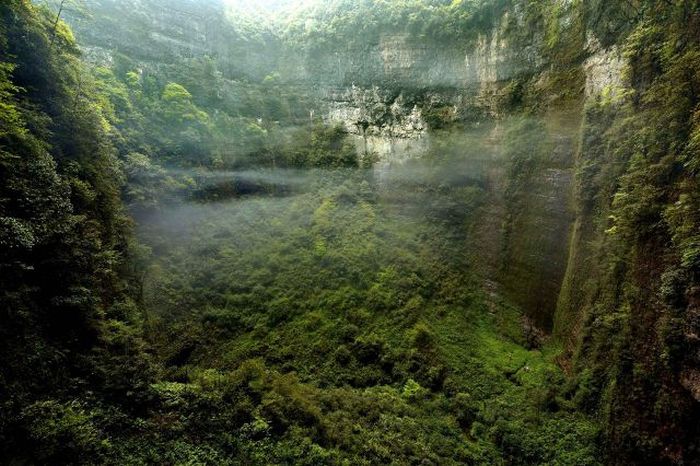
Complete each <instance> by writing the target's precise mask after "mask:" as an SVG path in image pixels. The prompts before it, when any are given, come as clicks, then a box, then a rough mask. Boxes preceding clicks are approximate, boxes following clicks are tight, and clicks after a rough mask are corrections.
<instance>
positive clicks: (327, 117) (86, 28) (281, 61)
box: [67, 0, 608, 329]
mask: <svg viewBox="0 0 700 466" xmlns="http://www.w3.org/2000/svg"><path fill="white" fill-rule="evenodd" d="M87 7H88V11H95V12H99V14H95V15H94V18H95V21H98V23H99V24H95V23H94V22H87V20H86V19H85V17H84V16H81V15H78V14H75V13H69V14H68V16H67V20H68V21H69V22H70V23H71V25H72V26H73V27H74V29H75V31H76V35H77V36H78V38H79V40H80V42H81V44H83V45H84V47H85V48H84V50H85V51H86V55H87V56H88V57H90V58H91V59H93V60H94V61H97V62H101V63H105V62H106V63H109V62H110V61H111V60H112V58H113V56H115V55H116V54H123V55H126V56H128V57H129V58H130V59H131V60H132V61H136V62H138V63H142V64H143V66H145V67H151V68H158V67H162V66H171V65H172V66H177V63H179V62H181V61H186V60H188V59H190V58H193V57H203V56H209V57H212V58H213V59H214V60H215V61H216V63H217V68H218V69H219V70H220V71H221V72H222V73H223V76H224V78H226V79H229V80H230V79H237V78H243V79H247V80H251V81H253V82H255V81H257V82H260V81H262V79H263V78H264V77H265V76H267V75H269V74H271V73H273V72H275V71H277V72H279V75H280V77H281V85H288V86H294V88H295V89H304V92H307V93H308V94H309V95H311V96H312V101H314V102H316V108H315V109H313V110H312V115H314V116H317V117H321V118H322V119H323V120H324V121H325V122H327V123H328V124H341V125H343V126H344V127H345V129H346V130H347V131H348V133H349V134H350V135H351V137H352V139H353V140H354V142H355V145H356V147H357V150H358V153H359V154H360V155H362V156H371V157H372V158H374V159H376V160H378V162H377V171H378V173H384V172H385V171H386V170H389V169H390V167H391V166H392V165H393V164H396V163H402V162H403V161H405V160H407V159H411V158H416V157H421V156H423V155H425V154H426V153H427V152H428V151H430V150H431V148H432V147H433V142H434V141H433V139H434V136H433V134H434V132H435V131H434V130H436V129H437V128H439V127H440V126H441V125H447V126H449V125H450V124H452V123H454V122H469V125H471V126H474V127H478V126H479V125H482V126H484V125H485V126H486V127H490V126H492V127H493V128H494V129H493V131H491V133H490V134H491V136H490V137H489V141H488V144H489V145H490V146H491V148H490V149H489V151H488V156H483V157H482V156H481V155H474V154H473V151H469V150H466V151H465V154H467V153H469V154H470V155H465V157H474V156H476V157H477V158H479V160H478V164H479V165H480V166H482V165H483V166H485V168H484V169H483V173H486V174H487V175H486V178H485V179H483V180H482V183H483V185H484V186H486V190H487V193H486V198H487V201H486V207H484V209H483V212H482V214H481V216H480V218H481V219H483V225H477V226H475V228H474V231H475V233H474V235H475V238H474V244H475V245H478V248H475V253H474V257H475V262H477V263H478V264H480V265H479V266H477V267H475V268H476V269H477V270H481V271H483V274H484V276H485V278H486V279H491V278H498V280H499V281H500V282H501V283H502V284H503V286H504V291H505V292H506V293H508V294H509V295H510V297H511V298H512V299H513V300H514V301H515V302H517V303H519V304H521V305H522V306H524V307H525V308H526V309H528V310H529V312H530V313H531V317H532V319H533V322H535V324H536V325H538V326H540V327H542V328H545V329H549V328H550V327H551V319H552V315H553V312H554V307H555V303H556V296H557V293H558V289H559V286H560V284H561V279H562V276H563V273H564V270H565V264H566V255H567V235H568V230H569V226H570V223H571V218H572V215H571V212H570V202H569V194H570V192H571V189H570V185H571V180H572V171H571V170H572V168H571V167H572V166H573V153H574V142H573V141H574V140H575V138H573V137H571V136H570V135H566V136H565V137H561V135H560V134H558V132H561V129H560V128H553V129H552V131H551V133H552V134H549V135H548V134H543V135H542V137H547V138H549V137H550V136H551V137H552V138H554V139H557V138H559V139H557V141H558V142H556V143H555V144H554V148H553V154H555V155H554V156H553V158H552V159H551V160H549V161H548V162H546V163H544V164H543V165H541V166H539V167H538V169H537V171H536V172H535V173H533V174H532V175H531V179H530V181H529V183H530V188H529V189H528V192H527V194H526V195H524V198H523V199H521V201H522V203H523V204H522V205H523V206H524V210H523V211H522V212H518V215H517V216H512V214H511V213H509V206H508V205H507V204H508V202H511V200H510V199H507V197H506V196H505V193H506V191H507V190H508V189H509V183H510V182H509V180H508V179H507V178H508V171H507V169H506V168H507V166H508V164H509V163H510V162H509V160H508V159H507V156H506V155H505V152H504V150H503V145H504V143H505V141H504V132H503V131H500V130H499V127H501V126H502V124H501V123H499V121H500V120H501V119H502V118H503V116H504V115H502V114H501V112H500V110H499V109H498V99H499V98H500V96H501V95H502V93H503V89H504V88H505V87H506V86H507V85H508V83H509V82H510V81H511V79H512V78H514V77H516V76H522V75H535V74H536V73H537V72H538V70H540V69H541V68H542V66H543V63H544V59H543V58H542V57H541V56H540V55H539V54H538V53H537V51H538V50H539V45H540V44H539V43H538V41H541V38H540V37H538V36H534V37H533V38H532V41H533V42H532V43H527V44H522V43H519V44H512V43H511V42H510V41H509V35H508V32H507V30H508V26H509V25H510V26H512V25H513V24H515V25H516V26H522V24H520V23H521V22H522V16H523V14H522V12H519V11H517V9H516V10H514V11H512V12H506V13H505V15H504V16H503V17H502V18H501V19H500V20H499V21H497V23H496V24H494V25H493V27H492V29H491V30H490V31H488V32H484V33H481V34H479V35H477V37H476V38H475V39H474V40H473V41H470V42H469V43H463V44H459V43H455V44H447V45H446V44H444V43H437V42H436V41H433V40H430V39H423V40H419V39H416V38H414V37H411V36H409V35H408V34H395V33H387V34H383V35H381V36H380V37H379V39H378V40H377V41H376V42H375V43H369V44H367V43H363V45H361V46H360V45H353V44H340V45H334V46H332V47H329V48H326V49H323V50H316V51H313V52H307V53H306V55H300V52H299V51H298V50H290V49H289V48H285V47H284V46H282V45H281V43H280V42H279V41H278V39H277V38H275V37H272V36H270V37H263V38H261V39H260V40H259V41H256V42H250V41H248V40H247V39H245V38H244V36H243V35H241V34H239V33H238V32H237V29H236V24H235V21H234V20H233V19H231V18H228V17H227V15H226V8H225V6H224V5H223V3H222V2H221V1H220V0H206V1H204V2H200V1H195V0H176V1H172V2H170V1H169V2H153V1H145V0H124V1H121V0H120V1H117V0H90V1H89V2H87ZM513 15H514V16H513ZM124 18H128V21H126V20H124ZM234 19H235V18H234ZM90 21H93V20H90ZM513 21H515V23H513ZM601 53H602V52H601ZM590 69H591V73H592V74H596V76H598V75H600V74H601V73H603V70H606V69H608V68H607V62H605V59H604V58H603V56H602V55H601V59H600V60H599V61H598V62H595V61H591V63H590ZM596 70H598V71H596ZM597 79H598V81H600V84H595V85H594V84H591V89H594V88H595V89H597V88H599V87H600V86H603V85H604V84H602V82H603V81H604V78H603V77H599V78H597ZM598 81H596V82H598ZM605 82H607V81H605ZM595 86H598V87H595ZM591 92H593V90H592V91H591ZM465 149H470V148H465ZM475 163H477V162H475ZM467 165H469V164H467ZM479 176H481V175H479ZM484 225H489V226H488V227H485V226H484ZM515 231H518V232H520V234H511V233H512V232H515Z"/></svg>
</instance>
